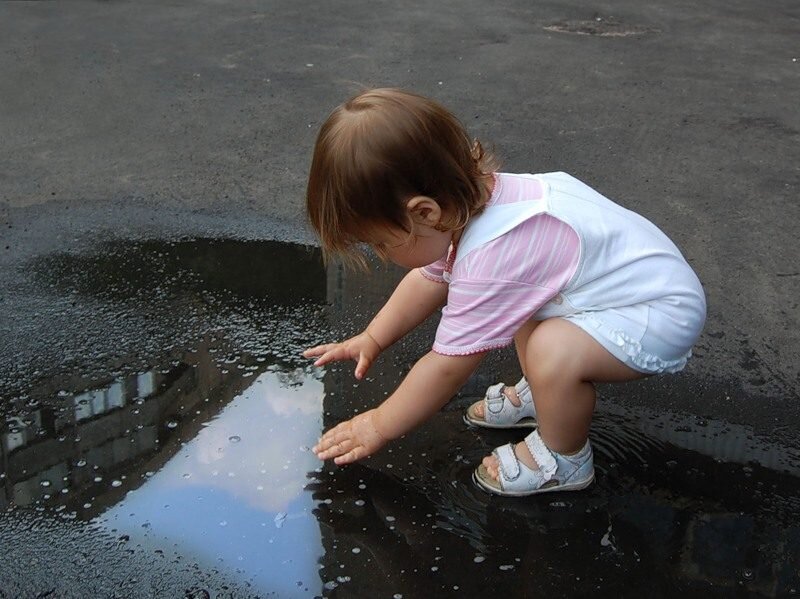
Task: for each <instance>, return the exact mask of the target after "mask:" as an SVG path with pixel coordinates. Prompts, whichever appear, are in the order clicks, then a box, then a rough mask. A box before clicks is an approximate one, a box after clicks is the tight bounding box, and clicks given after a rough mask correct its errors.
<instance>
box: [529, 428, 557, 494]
mask: <svg viewBox="0 0 800 599" xmlns="http://www.w3.org/2000/svg"><path fill="white" fill-rule="evenodd" d="M525 445H527V446H528V449H529V450H530V452H531V455H532V456H533V459H534V460H536V463H537V464H539V470H540V471H541V473H542V476H543V478H544V481H545V482H547V481H549V480H550V479H551V478H553V477H554V476H555V474H556V470H557V469H558V463H556V459H555V458H554V457H553V452H551V451H550V450H549V449H548V448H547V446H546V445H545V444H544V441H542V438H541V437H540V436H539V431H538V430H535V431H533V432H532V433H531V434H530V435H528V436H527V437H525Z"/></svg>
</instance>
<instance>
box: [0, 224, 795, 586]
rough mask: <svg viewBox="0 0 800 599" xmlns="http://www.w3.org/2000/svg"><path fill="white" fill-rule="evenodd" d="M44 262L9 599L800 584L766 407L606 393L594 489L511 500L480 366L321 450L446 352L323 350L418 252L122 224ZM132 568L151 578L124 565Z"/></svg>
mask: <svg viewBox="0 0 800 599" xmlns="http://www.w3.org/2000/svg"><path fill="white" fill-rule="evenodd" d="M34 270H35V272H36V273H38V274H36V277H37V279H36V280H37V281H38V284H39V285H41V286H42V288H43V289H44V290H45V292H43V294H42V296H41V298H42V300H41V301H42V302H45V300H47V302H49V304H47V303H43V304H42V305H43V307H44V308H43V309H52V310H55V311H56V312H57V313H58V314H63V317H62V328H63V330H60V331H55V330H54V331H51V334H50V335H49V338H50V339H56V340H57V344H58V345H57V347H56V349H57V350H58V351H57V352H55V353H54V355H55V356H56V357H55V358H52V359H51V361H50V363H48V364H45V366H44V367H38V368H40V369H41V370H40V374H39V375H38V376H37V377H29V378H28V379H26V380H30V381H32V382H31V383H30V384H29V385H28V386H27V387H25V388H24V389H21V390H18V391H13V392H12V391H8V392H6V394H5V395H3V397H2V406H0V407H2V414H3V416H4V420H3V422H2V427H1V428H0V451H1V452H2V455H0V457H1V458H2V461H1V462H0V506H1V507H2V510H3V511H2V513H1V514H0V544H1V545H2V546H3V547H4V552H5V557H4V559H3V560H0V580H1V581H3V582H2V584H3V585H4V586H3V588H2V590H3V591H4V592H6V593H7V594H10V596H36V595H37V594H43V593H47V592H50V593H51V594H53V595H54V596H80V595H81V593H83V596H90V595H91V594H92V593H94V594H97V595H104V596H113V594H115V593H116V594H117V595H119V596H126V597H139V596H141V597H148V596H154V595H155V596H159V594H160V595H161V596H189V597H205V596H225V593H228V594H229V595H231V596H235V597H239V596H251V595H252V596H279V597H316V596H331V597H334V596H335V597H363V596H403V597H417V596H451V595H456V594H459V595H465V596H483V595H489V594H501V595H503V594H506V595H509V596H517V595H519V593H520V591H519V589H520V588H534V587H535V588H537V589H539V590H541V592H542V593H551V594H552V593H555V594H557V595H559V596H564V595H566V596H582V595H585V594H590V593H595V594H597V593H599V594H601V595H619V596H622V595H628V596H630V595H631V594H638V593H645V592H647V593H650V594H653V593H655V594H656V595H659V594H660V595H662V596H674V595H675V594H676V593H681V592H682V593H689V594H690V595H702V596H711V597H714V596H718V597H726V596H730V595H731V594H741V593H744V594H747V595H754V596H785V595H789V594H792V593H796V592H797V591H798V590H800V580H799V579H798V569H797V563H798V559H800V527H799V526H798V524H797V522H798V521H800V500H799V499H798V497H800V469H799V468H798V466H797V464H798V463H800V455H798V454H797V452H796V450H795V449H792V448H789V447H785V446H783V445H780V444H778V443H776V442H775V441H773V440H771V439H769V438H766V437H759V436H757V435H754V434H753V432H752V431H751V430H750V429H749V428H748V427H745V426H741V425H734V424H730V423H726V422H722V421H716V420H713V419H708V418H702V417H700V416H699V415H691V414H672V413H666V412H663V411H659V410H657V409H656V408H655V407H653V408H652V409H651V408H647V409H643V408H636V409H634V408H630V407H624V406H621V405H618V404H616V403H614V402H613V401H610V400H601V401H600V404H599V409H598V413H597V417H596V419H595V422H594V424H593V429H592V433H591V440H592V443H593V446H594V449H595V456H596V458H595V459H596V468H597V482H596V484H595V485H593V486H592V487H590V488H589V489H587V490H586V491H583V492H579V493H566V494H550V495H546V496H540V497H536V498H528V499H506V498H498V497H491V496H489V495H487V494H485V493H483V492H482V491H480V490H478V489H477V488H476V487H475V486H474V485H473V483H472V482H471V473H472V470H473V469H474V468H475V466H476V464H477V463H479V462H480V460H481V458H482V457H483V456H484V455H486V454H487V453H488V452H489V451H491V449H492V448H493V447H496V446H497V445H500V444H503V443H507V442H511V441H515V440H517V439H518V438H520V434H519V433H514V432H503V431H489V432H485V431H481V430H477V429H472V428H468V427H466V426H465V425H464V424H463V422H462V420H461V413H462V410H463V409H464V408H465V407H466V406H467V405H469V403H471V402H472V401H474V398H475V393H474V391H475V389H477V388H479V387H480V385H482V384H483V383H482V382H481V381H478V382H477V383H476V382H475V381H473V382H472V383H471V384H470V385H468V388H467V389H466V390H465V391H464V393H463V395H462V396H459V397H457V398H455V399H454V400H453V401H452V402H451V404H450V405H449V406H448V407H447V408H446V409H445V410H443V411H442V412H441V413H440V414H438V415H437V416H436V417H434V418H433V419H432V420H431V421H429V422H428V423H426V424H425V425H424V426H423V427H421V428H420V429H419V430H418V431H415V432H414V433H412V434H409V435H406V436H405V437H403V438H402V439H399V440H397V441H396V442H394V443H392V444H391V445H389V446H388V447H387V448H386V449H385V450H384V451H383V452H381V453H379V454H378V455H376V456H374V457H373V458H371V459H369V460H366V461H364V462H362V463H359V464H356V465H353V466H348V467H344V468H337V467H335V466H334V465H332V464H330V463H326V464H323V463H321V462H319V461H318V460H316V458H315V457H314V455H313V453H312V452H311V451H310V447H311V446H312V445H313V444H314V442H315V441H316V439H317V438H318V436H319V434H320V432H321V431H322V430H323V429H326V428H328V427H330V426H331V425H333V424H335V423H336V422H339V421H341V420H342V419H345V418H348V417H350V416H351V415H352V414H354V413H356V412H358V411H361V410H363V409H365V408H366V407H369V406H371V405H374V404H376V403H377V402H379V401H380V400H381V399H382V398H383V397H385V396H386V394H388V393H390V392H391V391H392V390H393V389H394V387H395V386H396V384H397V383H398V382H399V381H400V380H401V379H402V376H403V375H404V374H405V372H407V370H408V368H409V365H410V364H411V363H413V361H414V359H415V357H417V356H419V355H421V354H422V353H424V352H425V351H427V345H426V343H427V341H426V340H425V339H420V338H412V339H411V340H410V341H408V342H407V343H405V344H403V343H401V344H399V345H398V346H397V347H395V348H392V350H390V351H389V352H387V354H385V355H384V356H382V357H381V359H380V360H379V362H378V363H376V364H375V366H374V367H373V370H372V371H371V372H370V374H369V377H368V378H367V379H366V380H364V381H363V382H356V381H355V379H354V378H353V376H352V365H350V364H341V365H336V366H333V367H329V368H326V369H316V368H313V366H311V365H310V364H309V363H308V362H307V361H306V360H304V359H302V357H301V356H300V355H299V354H300V351H301V350H302V349H303V348H304V347H306V346H307V345H309V344H312V343H317V342H319V341H323V340H329V339H333V338H336V337H340V336H342V335H344V334H347V333H348V332H352V331H353V330H355V329H357V328H358V327H359V326H363V324H364V323H365V322H367V321H368V319H369V315H370V314H371V313H372V312H374V309H376V307H378V306H379V305H380V304H381V303H382V301H383V300H384V299H385V298H386V297H387V295H388V294H389V293H390V291H391V289H392V287H393V285H394V283H395V282H396V281H397V279H398V277H399V276H400V273H399V272H398V271H396V270H394V269H380V268H379V269H378V271H377V272H376V273H374V274H372V275H371V276H364V275H362V274H360V273H354V272H349V271H347V270H345V269H343V268H342V267H341V266H339V265H337V264H329V265H327V266H326V265H323V263H322V260H321V256H320V254H319V251H318V250H317V249H315V248H312V247H307V246H299V245H292V244H279V243H275V242H266V241H238V240H212V239H184V240H177V241H174V242H157V241H152V242H125V241H124V240H118V241H114V242H108V243H106V244H100V245H99V246H98V247H97V248H96V251H94V252H88V253H82V254H55V255H53V256H50V257H48V258H46V259H42V260H41V261H40V262H38V263H37V264H36V265H35V268H34ZM48 306H49V308H48ZM76 314H78V315H80V317H79V318H78V317H76V316H75V315H76ZM93 314H94V315H95V317H94V318H92V315H93ZM433 324H434V325H435V323H433ZM428 328H429V329H430V327H428ZM59 354H60V355H61V356H62V359H58V357H57V356H58V355H59ZM19 368H20V369H23V368H24V365H20V366H19ZM496 374H497V373H496V372H490V373H488V374H487V373H486V372H484V373H483V374H481V376H496ZM481 380H482V379H481ZM7 388H9V389H10V388H11V387H7ZM656 405H658V398H654V400H653V406H656ZM48 546H49V547H51V548H52V549H51V551H50V552H48V551H46V550H45V548H46V547H48ZM103 563H108V564H113V565H114V571H110V570H108V569H106V570H104V569H103V567H102V566H101V565H100V564H103ZM126 563H128V564H134V565H135V566H136V568H134V569H135V570H136V571H137V572H138V574H134V573H132V572H127V573H126V574H124V575H123V574H120V572H126V570H125V568H126V567H130V566H126V565H125V564H126ZM115 572H116V573H115ZM54 573H59V575H58V576H54ZM86 593H89V594H90V595H86Z"/></svg>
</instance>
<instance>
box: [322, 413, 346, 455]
mask: <svg viewBox="0 0 800 599" xmlns="http://www.w3.org/2000/svg"><path fill="white" fill-rule="evenodd" d="M349 424H350V421H349V420H348V421H347V422H342V423H340V424H337V425H336V426H335V427H333V428H332V429H330V430H329V431H327V432H326V433H325V434H323V435H322V437H320V440H319V442H318V443H317V444H316V445H315V446H314V453H320V452H322V451H326V450H328V449H330V448H331V447H333V446H334V445H335V444H336V443H337V442H341V441H344V440H345V439H348V438H349V437H350V432H349V429H350V427H349Z"/></svg>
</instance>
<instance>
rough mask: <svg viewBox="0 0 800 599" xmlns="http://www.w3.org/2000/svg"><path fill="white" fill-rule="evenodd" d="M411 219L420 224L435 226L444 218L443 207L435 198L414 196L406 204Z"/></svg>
mask: <svg viewBox="0 0 800 599" xmlns="http://www.w3.org/2000/svg"><path fill="white" fill-rule="evenodd" d="M406 209H407V210H408V214H409V216H410V217H411V220H412V221H413V222H414V223H416V224H418V225H427V226H429V227H435V226H436V225H438V224H439V223H440V222H441V220H442V207H441V206H439V204H437V203H436V201H435V200H434V199H433V198H429V197H427V196H414V197H413V198H411V199H410V200H408V203H407V204H406Z"/></svg>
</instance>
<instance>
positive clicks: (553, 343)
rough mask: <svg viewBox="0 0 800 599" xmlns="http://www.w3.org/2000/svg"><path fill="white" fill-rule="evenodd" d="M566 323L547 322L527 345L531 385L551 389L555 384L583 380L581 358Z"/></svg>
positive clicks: (527, 365)
mask: <svg viewBox="0 0 800 599" xmlns="http://www.w3.org/2000/svg"><path fill="white" fill-rule="evenodd" d="M564 324H567V323H564V322H563V321H558V320H557V319H552V320H546V321H544V322H542V323H541V325H540V326H538V327H537V328H536V330H535V331H534V332H533V334H531V336H530V338H529V339H528V344H527V355H526V367H527V371H528V379H529V380H528V382H529V383H530V384H531V386H533V387H534V388H535V387H537V386H543V387H552V385H553V384H555V383H559V382H561V383H563V382H565V381H566V380H572V379H575V380H577V379H579V378H580V368H579V366H580V356H579V351H577V348H576V347H574V345H573V344H572V343H570V336H569V335H568V334H565V332H568V329H567V331H565V330H564V326H563V325H564Z"/></svg>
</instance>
